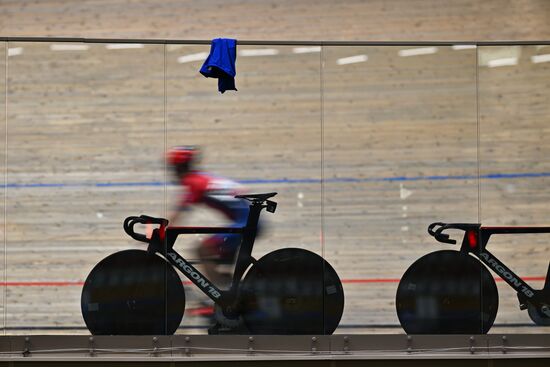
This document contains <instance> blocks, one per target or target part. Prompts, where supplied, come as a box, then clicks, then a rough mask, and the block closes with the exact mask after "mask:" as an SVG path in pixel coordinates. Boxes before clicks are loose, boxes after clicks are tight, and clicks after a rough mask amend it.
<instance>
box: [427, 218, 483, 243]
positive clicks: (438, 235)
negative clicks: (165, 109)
mask: <svg viewBox="0 0 550 367" xmlns="http://www.w3.org/2000/svg"><path fill="white" fill-rule="evenodd" d="M436 227H439V228H437V229H435V230H434V228H436ZM479 227H480V225H479V224H477V223H475V224H474V223H442V222H435V223H432V224H430V225H429V226H428V233H429V234H430V236H432V237H434V238H435V239H436V240H437V241H439V242H442V243H450V244H452V245H454V244H456V240H451V239H449V235H448V234H446V233H443V231H446V230H447V229H459V230H462V231H468V230H472V229H475V230H477V229H479Z"/></svg>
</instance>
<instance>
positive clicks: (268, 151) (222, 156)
mask: <svg viewBox="0 0 550 367" xmlns="http://www.w3.org/2000/svg"><path fill="white" fill-rule="evenodd" d="M209 51H210V46H209V45H208V46H204V45H199V46H197V45H167V101H168V103H167V116H168V117H167V136H166V141H167V147H168V148H170V147H175V146H182V145H187V146H188V145H191V146H194V147H196V148H198V149H199V150H200V159H198V160H196V161H194V162H193V167H192V168H194V169H197V170H201V171H202V173H200V174H194V175H193V177H194V178H193V179H187V180H184V181H182V177H183V176H180V177H179V178H178V177H176V175H175V172H176V171H175V170H174V169H173V167H172V166H170V165H169V166H168V167H167V169H168V172H167V175H168V177H169V179H172V180H174V184H172V185H170V186H169V189H168V194H167V195H168V207H169V209H172V210H174V211H178V208H179V207H180V206H181V205H182V203H183V204H185V202H186V201H187V202H188V204H189V205H188V207H189V208H190V209H191V210H188V211H184V212H182V213H181V215H180V216H179V217H178V220H177V221H176V222H174V223H175V224H178V225H180V226H224V225H232V226H233V225H235V226H239V225H243V224H244V223H246V213H247V212H248V210H247V209H245V210H242V208H240V206H242V205H243V202H242V201H241V200H238V201H236V200H235V199H233V198H232V195H234V194H235V193H269V192H277V196H275V197H273V198H272V199H271V200H273V201H275V202H277V204H278V206H277V210H276V212H275V213H274V214H271V213H268V212H267V211H265V210H264V211H262V213H261V216H260V229H259V232H258V235H257V241H256V242H255V243H254V248H253V251H252V256H253V257H254V258H255V259H257V260H258V264H260V265H261V266H262V267H263V268H262V269H269V270H265V272H266V273H265V274H264V273H261V274H263V275H257V274H256V275H251V274H253V273H254V271H252V270H254V269H258V267H257V266H256V267H255V268H254V267H253V268H252V270H250V271H249V272H248V273H247V275H246V277H245V280H244V282H245V283H246V284H245V286H246V287H248V288H247V289H251V288H254V287H255V286H256V285H252V286H251V284H253V283H254V282H255V281H256V280H257V278H258V277H262V281H263V282H264V283H263V285H258V287H259V288H258V289H256V290H257V292H259V293H258V295H256V296H254V297H252V296H247V297H248V298H247V301H245V304H246V305H247V306H245V307H248V308H247V309H246V311H245V313H246V315H245V317H244V318H245V322H246V325H245V326H246V327H244V328H240V329H238V332H239V333H245V334H246V333H249V332H251V331H252V332H254V333H266V332H267V333H270V330H271V332H272V333H284V332H289V333H297V329H296V328H294V329H293V327H294V326H296V325H298V324H300V322H301V321H300V320H298V319H297V317H296V315H297V314H296V313H295V314H292V312H294V311H289V309H285V307H286V306H285V305H284V304H282V303H281V302H286V301H284V299H283V295H282V294H281V293H277V292H285V290H286V291H288V290H289V289H293V288H297V289H302V288H303V287H304V285H303V284H305V283H307V277H308V276H309V275H310V274H305V273H304V269H308V266H309V265H304V261H305V262H307V261H310V262H311V261H313V262H317V263H321V262H322V261H321V260H320V258H318V257H315V259H314V260H308V259H309V257H308V255H305V257H306V259H305V260H303V259H302V258H301V257H300V256H301V254H302V251H303V250H294V251H291V253H290V255H289V256H287V257H286V258H288V259H291V258H295V260H289V261H290V263H285V262H284V261H283V262H281V264H285V265H284V267H281V266H276V265H277V263H278V261H279V260H280V259H279V260H277V259H278V257H277V256H282V255H284V256H286V255H288V254H289V253H287V252H286V250H282V249H284V248H289V247H291V248H297V249H305V250H308V251H310V252H312V253H314V254H317V255H322V248H321V239H320V236H321V120H320V118H321V113H320V110H321V108H320V107H321V99H320V58H319V56H320V48H319V47H316V48H308V49H306V48H300V47H280V46H279V47H271V46H264V47H261V46H244V45H243V46H240V45H239V46H238V47H237V62H236V72H237V75H236V78H235V82H236V88H237V89H238V91H233V90H228V91H226V92H225V93H223V94H221V93H220V92H219V91H218V80H217V79H214V78H205V77H204V76H203V75H201V74H200V73H199V69H200V68H201V66H202V65H203V63H204V61H205V59H206V57H207V55H208V53H209ZM199 182H201V183H202V184H204V185H206V186H207V187H206V189H204V190H202V191H201V190H200V184H199ZM184 190H187V192H188V193H189V192H191V194H193V195H196V196H191V197H189V196H187V199H185V196H182V195H183V194H182V192H185V191H184ZM188 195H189V194H188ZM195 204H202V205H195ZM244 205H245V208H246V206H247V205H248V204H246V203H244ZM180 238H181V240H180ZM238 242H239V236H238V235H237V236H229V237H227V236H225V235H222V234H218V235H204V234H203V235H197V236H194V235H193V236H187V237H186V236H183V235H182V236H180V237H178V242H177V243H176V247H175V248H176V249H177V251H179V252H181V254H182V255H183V256H184V257H185V258H186V259H195V260H199V264H198V265H197V268H198V269H199V270H200V271H205V272H206V275H207V277H208V278H209V279H210V278H214V277H216V278H218V281H219V283H222V284H227V283H228V279H229V278H230V275H231V274H232V273H233V270H234V264H233V263H232V261H231V260H233V256H234V255H235V250H236V245H238ZM201 251H202V252H201ZM274 251H279V252H276V253H275V254H273V252H274ZM220 252H221V253H220ZM268 253H271V255H270V257H267V258H264V256H265V255H266V254H268ZM281 254H282V255H281ZM296 254H297V255H296ZM308 254H309V253H308ZM208 256H211V257H222V258H223V257H225V258H226V260H229V261H227V262H228V263H229V264H223V265H222V266H217V267H215V268H214V269H209V268H208V261H207V259H208ZM255 271H256V270H255ZM315 271H317V270H315ZM315 271H313V270H312V271H311V274H318V273H315ZM223 272H225V274H223ZM316 276H317V275H316ZM319 276H320V275H319ZM319 276H318V277H317V278H319ZM224 279H225V281H224ZM246 279H248V280H246ZM250 279H252V280H250ZM297 279H298V280H303V281H304V282H302V283H296V281H297ZM317 280H319V279H316V280H315V281H317ZM315 281H312V283H311V284H314V285H311V284H309V283H308V284H309V285H308V287H313V288H314V289H315V292H314V293H315V294H317V293H320V292H321V286H320V285H317V284H321V283H322V281H320V283H319V282H317V283H315ZM266 282H267V283H266ZM254 284H256V283H254ZM264 285H265V287H264ZM267 285H271V288H270V287H268V286H267ZM186 291H187V292H188V293H187V294H188V296H187V297H188V300H189V302H188V303H187V308H186V313H185V316H184V321H183V323H182V330H181V332H188V329H187V328H188V327H189V326H187V325H197V326H198V328H196V329H194V330H193V331H195V332H199V333H205V332H206V331H207V327H208V325H210V324H211V323H212V317H204V316H203V317H201V316H200V315H201V313H202V311H204V310H205V309H206V310H208V307H211V304H212V303H211V302H208V299H207V298H206V296H205V295H204V294H203V293H204V292H200V291H199V289H198V288H197V287H196V286H194V285H193V286H191V287H189V288H188V289H186ZM251 297H252V298H251ZM296 297H297V296H296ZM291 299H294V298H292V297H291V296H290V295H287V301H288V302H291V301H292V300H291ZM294 300H295V301H296V303H295V304H296V305H297V306H295V307H294V308H295V309H298V312H301V313H302V314H306V313H307V312H308V309H307V307H310V306H309V305H307V304H305V303H304V301H302V300H300V298H299V297H298V298H296V299H294ZM300 302H302V304H300ZM252 303H254V304H252ZM260 304H261V305H260ZM258 305H260V306H258ZM262 307H263V308H262ZM304 307H306V309H305V310H304V309H303V308H304ZM313 307H315V306H313ZM287 311H288V312H290V313H289V314H285V315H287V316H285V317H284V321H281V322H275V324H276V325H275V326H276V329H269V328H270V327H271V326H269V325H272V324H273V320H276V319H277V317H278V316H276V315H280V314H281V313H284V312H287ZM314 311H315V310H313V311H312V312H314ZM262 312H264V313H263V314H262ZM257 315H260V316H258V317H256V316H257ZM262 315H263V316H262ZM288 315H290V316H288ZM264 316H265V319H261V318H262V317H264ZM270 317H273V318H270ZM227 322H229V321H227ZM229 323H230V322H229ZM320 323H321V322H320ZM318 324H319V323H318ZM311 325H313V324H311ZM311 325H309V326H307V327H311ZM272 326H273V325H272ZM321 329H322V328H321ZM306 331H308V332H310V331H312V330H310V329H307V330H306ZM315 331H319V330H315ZM320 331H321V332H322V330H320Z"/></svg>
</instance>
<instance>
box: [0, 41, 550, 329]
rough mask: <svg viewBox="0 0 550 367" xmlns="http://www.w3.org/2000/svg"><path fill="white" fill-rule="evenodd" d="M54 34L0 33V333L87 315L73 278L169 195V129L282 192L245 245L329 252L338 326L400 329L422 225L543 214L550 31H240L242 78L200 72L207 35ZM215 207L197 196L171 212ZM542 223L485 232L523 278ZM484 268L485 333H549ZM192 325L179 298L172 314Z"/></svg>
mask: <svg viewBox="0 0 550 367" xmlns="http://www.w3.org/2000/svg"><path fill="white" fill-rule="evenodd" d="M9 35H12V34H9ZM27 35H28V34H27ZM344 37H345V36H344ZM248 38H249V39H252V38H254V37H252V36H248ZM281 38H284V37H281ZM308 38H309V39H315V37H308ZM350 38H353V37H350ZM63 46H67V45H66V44H61V46H60V44H59V43H56V42H52V43H24V42H18V43H15V42H10V43H9V44H6V45H4V44H2V47H1V50H0V56H1V57H0V70H6V71H7V82H6V79H5V78H3V77H2V78H0V94H2V98H1V102H0V107H2V108H1V111H6V113H3V112H2V113H0V119H2V120H3V121H2V122H3V123H2V124H0V125H1V126H2V127H1V129H2V130H1V131H2V136H3V137H6V138H5V139H1V141H2V143H0V144H1V145H2V147H1V148H2V149H0V151H1V152H2V157H0V162H2V163H1V164H2V165H3V166H2V175H3V177H2V178H4V179H5V182H6V183H7V187H6V190H5V191H4V192H3V193H2V195H3V198H4V200H2V201H1V203H4V204H2V205H3V206H4V205H5V211H2V213H3V214H2V215H3V223H5V225H4V228H3V229H4V233H5V251H4V252H3V259H4V261H3V262H2V264H3V265H4V268H5V269H4V277H3V282H4V283H3V284H4V292H2V294H1V296H0V297H1V301H2V302H1V303H0V304H1V306H2V307H3V308H2V311H3V322H2V325H3V326H4V328H5V330H6V333H29V332H36V333H44V332H48V333H49V332H52V333H53V332H55V333H57V332H63V333H73V332H81V333H86V332H87V331H86V330H84V329H83V321H82V318H81V316H80V305H79V298H80V288H81V282H82V281H83V280H84V279H85V277H86V274H87V273H88V272H89V270H90V269H91V268H92V267H93V265H94V264H95V263H96V262H97V261H99V260H100V259H101V258H103V257H104V256H106V255H107V254H109V253H111V252H113V251H116V250H118V249H124V248H134V247H139V245H137V244H135V243H134V242H133V241H132V240H130V239H129V238H128V237H127V236H126V235H125V234H124V233H123V231H122V227H121V223H122V220H123V219H124V218H125V217H126V216H128V215H136V214H142V213H145V214H149V215H164V214H165V212H166V210H167V208H169V207H170V203H171V202H173V201H174V198H175V197H176V195H177V189H176V187H175V186H172V185H164V184H163V183H164V182H165V181H166V180H167V179H169V178H170V177H169V176H168V175H167V174H166V173H165V171H164V167H163V162H162V158H163V152H164V151H165V149H166V147H168V146H171V145H175V144H197V145H200V146H201V147H202V148H203V150H204V159H203V163H204V167H205V168H206V169H209V170H212V171H214V172H216V173H219V174H221V175H226V176H229V177H232V178H234V179H237V180H239V181H241V182H243V184H244V185H246V186H247V187H248V188H249V190H250V191H254V192H260V191H277V192H279V195H278V196H277V199H278V200H277V201H278V202H279V209H278V211H277V213H276V214H275V215H269V216H267V215H266V219H267V220H268V223H269V231H268V232H267V233H266V234H265V235H264V236H263V237H262V238H261V239H260V240H259V241H258V243H257V247H256V254H257V255H258V257H259V256H261V254H264V253H266V252H268V251H271V250H273V249H276V248H281V247H287V246H297V247H303V248H308V249H310V250H313V251H316V252H318V253H320V254H323V255H324V256H326V257H327V259H328V260H329V261H330V262H331V264H332V265H333V266H334V267H335V269H336V270H337V272H338V273H339V275H340V277H341V278H342V279H343V280H344V281H345V284H344V286H345V292H346V308H345V311H344V317H343V320H342V323H341V324H342V326H341V328H340V329H338V330H337V332H338V333H352V332H361V333H370V332H389V333H401V332H402V330H401V329H400V328H399V326H398V321H397V317H396V315H395V305H394V297H395V290H396V287H397V280H398V279H399V277H400V276H401V275H402V274H403V272H404V271H405V270H406V268H407V266H408V265H409V264H411V263H412V262H413V261H414V260H415V259H416V258H418V257H419V256H421V255H423V254H425V253H427V252H430V251H433V250H437V249H440V248H441V245H440V244H438V243H436V242H435V241H433V239H431V238H430V237H429V236H428V235H427V234H426V227H427V225H428V224H429V223H431V222H434V221H449V222H451V221H453V222H478V221H481V222H482V223H484V224H486V225H504V224H506V225H548V224H549V223H548V218H547V217H548V214H549V213H548V208H547V203H548V199H549V194H548V192H547V187H548V181H549V178H548V177H549V176H550V162H549V161H548V157H549V156H550V145H549V144H548V141H549V139H548V138H549V135H550V130H549V129H548V126H547V125H548V124H547V118H548V117H547V116H548V113H549V107H548V106H549V105H550V103H549V102H550V93H549V92H548V88H549V87H550V64H549V63H547V62H535V60H541V59H544V58H543V57H542V56H541V55H545V54H550V47H537V46H524V47H479V48H478V49H477V50H476V49H472V48H465V49H456V48H452V47H437V48H436V49H433V48H432V49H427V48H425V49H424V50H423V51H420V52H416V53H417V55H415V56H406V55H408V54H410V53H411V52H410V51H408V49H411V48H414V49H417V48H419V47H365V46H357V47H351V46H348V47H344V46H333V47H324V48H323V49H322V52H321V51H320V50H319V49H315V48H309V49H299V48H298V47H297V46H296V47H290V46H278V47H272V46H264V47H262V46H257V47H252V46H250V47H245V46H243V47H239V51H240V52H241V53H240V55H239V57H238V60H237V72H238V77H237V88H238V89H239V91H238V92H227V93H226V94H224V95H219V93H217V90H216V82H215V81H213V80H207V79H205V78H203V77H202V76H200V75H199V74H198V68H199V67H200V65H201V61H200V56H197V55H198V54H200V53H204V52H207V51H208V46H200V45H194V46H192V45H167V46H166V47H164V46H163V45H144V46H135V47H136V48H125V49H120V48H116V47H114V46H110V45H106V44H86V45H83V44H72V45H71V46H73V49H72V50H67V47H63ZM82 46H86V47H82ZM258 49H260V50H263V52H260V54H262V53H263V55H258V52H254V51H248V52H246V51H247V50H258ZM266 50H268V51H266ZM6 53H7V54H8V55H6ZM412 53H413V54H414V53H415V52H414V51H413V52H412ZM419 53H420V54H419ZM190 55H194V56H192V57H196V58H197V60H196V61H190V58H189V56H190ZM247 55H248V56H247ZM186 56H187V58H185V57H186ZM536 56H539V58H537V57H536ZM182 57H184V58H182ZM350 57H355V59H350ZM511 59H513V60H515V61H510V60H511ZM6 60H7V65H6ZM495 60H497V61H495ZM498 60H501V61H498ZM502 60H508V61H502ZM352 61H354V62H352ZM499 62H500V63H508V64H509V65H503V66H499V67H497V66H498V64H499ZM6 91H7V92H6ZM6 93H7V96H6V95H5V94H6ZM6 101H7V104H6ZM6 163H7V166H6ZM4 175H5V176H4ZM478 177H479V179H478ZM220 222H221V220H220V219H219V218H212V215H211V213H210V212H208V211H206V210H200V209H199V210H197V211H196V212H195V213H194V214H193V216H192V217H190V218H187V220H186V221H185V222H184V223H186V224H200V225H206V224H218V223H220ZM548 240H549V238H548V236H547V235H536V236H535V235H532V236H531V235H527V236H521V237H520V236H510V237H506V238H498V237H495V239H494V240H493V241H492V242H491V244H490V246H491V247H490V248H491V250H492V251H493V253H495V254H496V255H498V256H499V257H501V258H502V260H504V261H505V262H506V263H507V264H508V265H509V266H510V267H512V268H513V269H514V270H516V272H517V273H518V274H520V275H521V276H525V277H529V278H532V279H533V283H532V284H533V285H534V286H535V287H537V288H538V287H542V284H543V281H542V279H543V278H544V275H545V273H546V269H547V266H548V261H549V260H550V257H549V256H548V255H549V253H550V245H549V242H548ZM194 242H195V241H193V239H192V240H191V241H187V242H185V241H182V243H180V244H178V246H179V248H181V249H186V248H187V249H191V248H192V247H193V243H194ZM182 252H184V253H187V254H189V255H190V256H193V252H192V251H191V250H188V251H186V250H182ZM498 285H499V292H500V294H501V305H500V310H499V314H498V317H497V320H496V326H495V327H494V328H493V329H492V332H508V331H516V332H547V330H548V329H545V328H539V327H534V326H531V322H530V320H529V318H528V316H527V314H526V313H525V312H522V311H519V310H518V307H517V301H516V297H515V294H514V293H513V292H511V290H510V288H509V287H507V286H506V285H504V284H503V283H502V282H498ZM189 298H191V304H190V307H192V306H193V303H192V302H193V297H192V296H190V297H189ZM202 324H203V320H200V318H197V317H193V316H192V315H187V316H186V318H184V321H183V323H182V326H186V325H187V326H200V325H202ZM56 328H57V329H56ZM181 332H201V333H204V332H205V330H204V329H203V328H197V329H182V330H181Z"/></svg>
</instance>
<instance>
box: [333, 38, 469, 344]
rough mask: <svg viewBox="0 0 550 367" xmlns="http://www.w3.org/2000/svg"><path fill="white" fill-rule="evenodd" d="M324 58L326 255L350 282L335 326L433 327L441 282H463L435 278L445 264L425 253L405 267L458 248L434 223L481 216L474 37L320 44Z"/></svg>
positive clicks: (350, 329) (374, 329)
mask: <svg viewBox="0 0 550 367" xmlns="http://www.w3.org/2000/svg"><path fill="white" fill-rule="evenodd" d="M323 63H324V68H323V87H324V88H323V101H324V106H323V113H324V115H323V121H324V128H323V131H324V134H323V141H324V144H323V157H324V159H323V172H324V174H323V179H324V186H323V187H324V196H323V204H324V207H323V208H324V209H323V213H324V219H323V223H324V229H323V234H324V236H323V238H324V253H325V257H326V259H327V260H328V261H329V262H330V263H332V264H333V266H334V268H335V269H336V271H337V272H338V274H339V275H340V277H341V279H342V281H343V283H344V291H345V310H344V315H343V319H342V321H341V323H340V326H339V328H338V329H337V330H336V332H337V333H346V334H349V333H403V327H402V326H401V324H403V323H405V326H406V327H405V329H408V330H407V331H408V332H409V333H426V332H431V333H437V332H436V331H437V330H433V328H436V329H438V328H439V326H438V325H439V323H440V320H439V319H438V318H439V317H440V316H441V315H442V312H444V310H443V307H442V306H441V302H442V298H443V295H442V294H441V292H438V291H437V288H438V287H445V286H450V287H454V288H458V287H460V286H461V285H460V280H459V279H454V278H450V277H451V275H449V276H447V278H446V280H445V281H446V282H447V283H445V284H443V283H440V284H434V283H433V281H434V279H436V278H437V276H436V275H435V273H434V274H433V275H434V276H433V277H431V276H430V274H431V273H430V271H433V272H437V271H439V272H444V271H445V269H444V267H443V268H441V267H439V268H438V269H439V270H430V269H428V270H427V271H426V268H427V267H430V264H428V265H426V264H425V262H426V261H427V260H425V261H424V265H423V266H421V265H419V267H420V270H416V271H415V272H413V274H412V275H409V276H408V277H405V276H404V274H405V272H406V271H407V269H408V268H409V266H411V264H413V263H414V262H415V261H416V260H418V259H419V258H420V257H422V256H424V255H427V254H428V253H432V252H434V251H440V250H458V248H459V245H460V242H458V245H456V246H454V247H453V246H451V245H444V244H440V243H438V242H437V241H436V240H435V239H434V238H433V237H431V236H429V235H428V233H427V231H426V230H427V227H428V225H429V224H430V223H432V222H447V223H454V222H468V223H476V222H477V220H478V180H477V116H476V50H475V47H355V46H353V47H352V46H349V47H338V46H334V47H324V55H323ZM456 235H460V232H458V233H456ZM453 255H454V254H451V258H450V259H449V258H446V257H445V256H443V259H442V258H441V256H440V255H434V256H435V257H436V258H437V259H435V260H433V259H432V260H430V261H428V263H431V264H433V263H434V262H436V263H438V262H449V261H452V256H453ZM409 274H410V272H409ZM402 277H404V278H406V279H404V280H403V281H404V282H405V281H407V282H406V284H405V283H403V285H402V286H403V287H404V290H403V295H402V299H401V300H400V302H398V303H399V304H398V305H397V308H398V309H399V314H400V316H399V317H398V315H397V313H396V291H397V289H398V285H399V284H400V283H399V281H400V280H401V279H402ZM411 277H412V278H411ZM415 285H418V287H419V288H418V292H416V291H415V289H413V288H414V287H415ZM471 307H474V309H473V310H472V312H474V313H475V314H478V312H479V305H475V306H471ZM400 320H401V324H400ZM427 325H428V326H427ZM424 326H427V327H428V328H432V329H430V330H428V329H426V328H423V327H424ZM473 328H474V329H476V330H477V325H474V326H473ZM438 330H439V329H438ZM439 331H442V329H441V330H439Z"/></svg>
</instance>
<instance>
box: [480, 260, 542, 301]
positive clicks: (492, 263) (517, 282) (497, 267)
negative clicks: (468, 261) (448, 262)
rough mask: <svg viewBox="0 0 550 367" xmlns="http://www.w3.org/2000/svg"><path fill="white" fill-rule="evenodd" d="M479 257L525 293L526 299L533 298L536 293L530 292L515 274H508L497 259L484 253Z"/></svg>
mask: <svg viewBox="0 0 550 367" xmlns="http://www.w3.org/2000/svg"><path fill="white" fill-rule="evenodd" d="M479 257H482V258H483V259H485V260H486V261H487V263H488V264H489V266H490V267H491V268H492V269H493V270H494V271H496V272H497V273H498V274H500V276H502V277H503V278H504V279H506V280H508V281H509V282H510V283H511V284H513V285H514V287H515V288H516V289H519V291H520V292H521V293H523V294H524V295H525V296H526V297H529V298H531V297H533V296H534V293H533V292H532V291H530V290H529V288H527V287H526V286H525V285H523V282H522V281H521V280H519V279H518V278H516V277H515V276H514V275H513V274H511V273H510V272H508V271H507V270H506V269H505V268H504V267H502V266H501V265H500V264H499V263H498V262H497V261H496V260H495V259H493V258H492V257H491V256H489V254H487V253H485V252H482V253H480V254H479Z"/></svg>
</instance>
